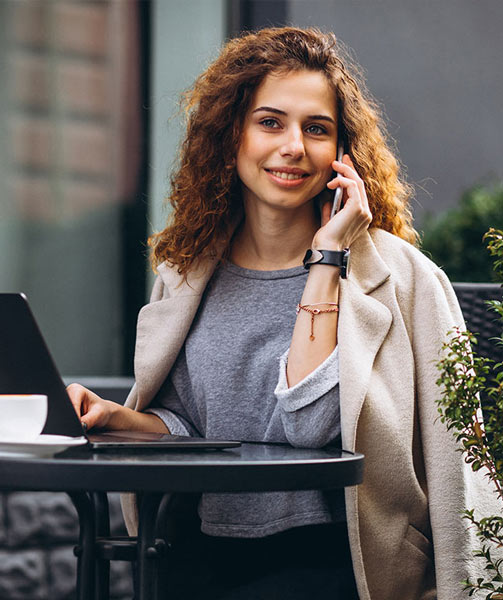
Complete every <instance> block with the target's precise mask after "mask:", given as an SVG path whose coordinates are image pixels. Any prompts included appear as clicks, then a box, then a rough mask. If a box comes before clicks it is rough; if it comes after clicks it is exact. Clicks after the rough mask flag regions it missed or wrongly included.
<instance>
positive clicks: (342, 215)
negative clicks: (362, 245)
mask: <svg viewBox="0 0 503 600" xmlns="http://www.w3.org/2000/svg"><path fill="white" fill-rule="evenodd" d="M332 167H333V169H334V171H337V172H338V173H339V176H338V177H335V178H334V179H331V180H330V181H329V182H328V183H327V187H328V188H329V189H331V190H335V189H336V188H338V187H342V188H343V204H344V208H342V209H341V210H340V211H339V212H338V213H337V214H335V215H334V216H333V217H332V218H331V219H330V211H331V209H332V199H331V200H330V201H326V202H325V203H324V204H323V206H322V207H321V225H322V226H321V228H320V229H318V231H317V232H316V234H315V236H314V238H313V245H312V247H313V248H316V249H319V250H342V249H343V248H349V247H350V246H351V244H352V243H353V242H354V240H355V239H356V238H357V237H358V236H359V235H360V234H361V233H362V231H364V230H366V229H368V226H369V225H370V223H371V221H372V213H371V212H370V209H369V204H368V200H367V194H366V192H365V184H364V183H363V181H362V179H361V178H360V176H359V175H358V173H357V172H356V170H355V168H354V165H353V162H352V161H351V158H350V157H349V155H348V154H345V155H344V156H343V158H342V162H339V161H337V160H334V161H333V163H332Z"/></svg>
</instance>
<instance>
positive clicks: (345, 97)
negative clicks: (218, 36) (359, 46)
mask: <svg viewBox="0 0 503 600" xmlns="http://www.w3.org/2000/svg"><path fill="white" fill-rule="evenodd" d="M302 69H307V70H312V71H320V72H321V73H323V74H324V75H325V76H326V77H327V79H328V81H329V82H330V84H331V85H332V86H333V89H334V91H335V97H336V99H337V114H338V119H339V123H340V126H341V129H342V135H343V136H344V142H345V148H346V151H347V152H348V154H349V155H350V157H351V160H352V161H353V163H354V165H355V167H356V170H357V171H358V174H359V175H360V177H361V178H362V179H363V181H364V182H365V188H366V191H367V196H368V201H369V207H370V211H371V213H372V216H373V220H372V226H373V227H380V228H382V229H385V230H386V231H389V232H390V233H393V234H395V235H397V236H399V237H401V238H403V239H405V240H407V241H409V242H411V243H416V242H417V240H418V235H417V232H416V231H415V230H414V228H413V227H412V214H411V212H410V209H409V197H410V196H411V191H412V189H411V187H410V185H408V184H407V183H406V182H405V181H404V180H403V179H402V178H401V177H400V174H399V171H400V166H399V163H398V161H397V159H396V158H395V156H394V154H393V152H392V151H391V149H390V142H389V141H388V138H387V135H386V131H385V127H384V124H383V119H382V116H381V111H380V109H379V107H378V105H377V103H376V102H375V101H374V100H373V99H372V98H371V97H370V95H369V94H368V92H367V90H366V87H365V84H364V82H363V80H362V77H361V75H360V70H359V68H358V67H357V66H356V65H355V64H354V63H353V61H352V60H351V59H350V58H349V55H348V53H347V52H346V51H345V49H344V48H343V47H342V45H341V44H340V43H339V42H338V41H337V39H336V37H335V35H334V34H333V33H324V32H322V31H320V30H318V29H314V28H309V29H299V28H295V27H278V28H268V29H262V30H260V31H257V32H252V33H245V34H243V35H242V36H240V37H237V38H234V39H231V40H230V41H229V42H228V43H227V44H226V45H225V46H224V47H223V49H222V51H221V53H220V55H219V56H218V58H217V59H216V60H215V61H214V62H212V63H211V64H210V66H209V67H208V68H207V69H206V70H205V71H204V72H203V73H202V74H201V75H199V77H198V78H197V79H196V81H195V82H194V84H193V85H192V87H191V88H190V89H189V90H187V91H186V92H185V94H184V95H183V97H182V106H183V107H184V108H185V112H186V117H187V129H186V134H185V138H184V140H183V142H182V144H181V148H180V153H179V159H178V164H177V165H176V168H175V170H174V172H173V174H172V176H171V193H170V196H169V202H170V203H171V206H172V212H171V215H170V218H169V220H168V224H167V226H166V228H165V229H164V230H163V231H161V232H159V233H156V234H154V235H152V236H151V237H150V238H149V241H148V243H149V245H150V246H151V247H152V256H151V260H152V266H153V267H154V269H155V268H156V267H157V266H158V265H159V264H160V263H162V262H164V261H168V262H169V263H170V264H172V265H176V266H177V267H178V271H179V273H181V274H183V275H185V276H187V273H188V272H189V270H190V269H191V268H192V267H193V266H194V265H195V264H196V263H197V261H198V260H199V259H200V258H201V257H204V256H215V255H218V254H219V253H222V252H224V253H225V249H226V247H227V248H228V246H229V241H230V239H231V236H232V233H233V230H234V228H235V224H236V221H237V220H238V219H239V218H240V215H241V214H242V210H243V209H242V201H241V190H240V182H239V179H238V176H237V172H236V154H237V150H238V146H239V143H240V138H241V133H242V129H243V124H244V119H245V116H246V114H247V111H248V109H249V107H250V104H251V101H252V98H253V95H254V92H255V90H256V89H257V87H258V86H259V85H260V83H261V82H262V81H263V79H264V78H265V77H266V76H267V75H268V74H269V73H278V72H280V73H281V72H290V71H298V70H302ZM339 135H340V133H339Z"/></svg>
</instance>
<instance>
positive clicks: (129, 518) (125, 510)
mask: <svg viewBox="0 0 503 600" xmlns="http://www.w3.org/2000/svg"><path fill="white" fill-rule="evenodd" d="M163 291H164V284H163V282H162V279H161V278H160V277H159V276H157V277H156V280H155V282H154V287H153V288H152V293H151V295H150V302H157V301H158V300H162V297H163ZM137 400H138V392H137V388H136V383H135V384H134V385H133V387H132V388H131V391H130V392H129V394H128V397H127V398H126V402H125V403H124V406H127V407H128V408H133V409H134V408H135V406H136V404H137ZM120 499H121V507H122V514H123V516H124V522H125V523H126V528H127V530H128V533H129V535H132V536H137V535H138V498H137V496H136V494H131V493H128V494H125V493H122V494H121V497H120Z"/></svg>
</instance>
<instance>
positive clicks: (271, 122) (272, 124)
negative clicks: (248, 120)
mask: <svg viewBox="0 0 503 600" xmlns="http://www.w3.org/2000/svg"><path fill="white" fill-rule="evenodd" d="M260 124H261V125H263V126H264V127H267V128H268V129H274V128H276V127H279V125H278V122H277V121H276V119H262V121H260Z"/></svg>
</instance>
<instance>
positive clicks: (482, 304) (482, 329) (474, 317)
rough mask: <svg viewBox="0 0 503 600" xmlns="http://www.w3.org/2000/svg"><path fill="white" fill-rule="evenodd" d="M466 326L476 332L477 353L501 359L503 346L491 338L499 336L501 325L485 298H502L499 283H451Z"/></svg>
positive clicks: (502, 328) (497, 360) (502, 327)
mask: <svg viewBox="0 0 503 600" xmlns="http://www.w3.org/2000/svg"><path fill="white" fill-rule="evenodd" d="M452 286H453V288H454V291H455V292H456V296H457V297H458V301H459V304H460V306H461V310H462V311H463V316H464V318H465V322H466V328H467V329H468V330H469V331H471V332H472V333H475V334H477V339H478V344H477V346H476V347H475V348H474V350H475V351H476V353H477V354H479V355H480V356H485V357H487V358H492V359H493V360H495V361H496V362H501V361H503V347H501V346H498V345H496V343H495V342H494V340H491V338H494V337H501V335H502V330H503V326H502V323H501V320H500V319H499V318H498V315H497V314H496V313H495V312H494V311H493V310H490V309H489V307H488V306H487V304H486V302H487V300H500V301H501V300H502V297H503V288H502V286H501V285H500V284H499V283H453V284H452Z"/></svg>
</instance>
